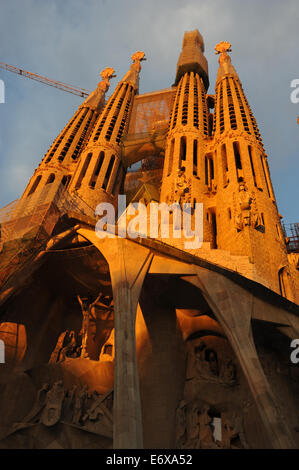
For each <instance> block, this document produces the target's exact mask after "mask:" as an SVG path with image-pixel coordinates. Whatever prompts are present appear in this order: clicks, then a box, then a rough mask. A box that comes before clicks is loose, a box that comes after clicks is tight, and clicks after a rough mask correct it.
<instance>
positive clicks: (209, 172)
mask: <svg viewBox="0 0 299 470" xmlns="http://www.w3.org/2000/svg"><path fill="white" fill-rule="evenodd" d="M213 180H214V160H213V155H212V154H208V155H206V156H205V183H206V185H207V186H208V187H209V188H212V182H213Z"/></svg>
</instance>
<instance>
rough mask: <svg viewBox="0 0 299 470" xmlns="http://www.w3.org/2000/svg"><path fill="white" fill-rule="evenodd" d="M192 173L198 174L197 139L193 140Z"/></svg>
mask: <svg viewBox="0 0 299 470" xmlns="http://www.w3.org/2000/svg"><path fill="white" fill-rule="evenodd" d="M193 175H194V176H197V175H198V161H197V140H196V139H195V140H193Z"/></svg>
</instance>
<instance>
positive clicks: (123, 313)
mask: <svg viewBox="0 0 299 470" xmlns="http://www.w3.org/2000/svg"><path fill="white" fill-rule="evenodd" d="M78 233H80V234H81V235H82V236H83V237H85V238H86V239H88V240H89V241H91V242H92V243H93V244H94V245H95V246H96V247H97V248H98V249H99V251H100V252H101V253H102V254H103V256H104V257H105V258H106V260H107V262H108V265H109V269H110V276H111V283H112V290H113V300H114V325H115V360H114V413H113V447H114V448H115V449H141V448H142V447H143V426H142V416H141V401H140V391H139V375H138V366H137V359H136V344H135V343H136V342H135V319H136V312H137V305H138V300H139V295H140V292H141V288H142V284H143V281H144V278H145V275H146V273H147V271H148V268H149V266H150V263H151V260H152V254H151V253H150V250H149V249H147V248H145V247H143V246H141V245H138V244H137V243H134V242H132V241H129V240H127V239H124V238H104V239H100V238H98V237H97V236H96V234H95V232H94V231H92V230H90V229H79V230H78Z"/></svg>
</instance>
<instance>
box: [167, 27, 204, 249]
mask: <svg viewBox="0 0 299 470" xmlns="http://www.w3.org/2000/svg"><path fill="white" fill-rule="evenodd" d="M175 83H176V84H177V92H176V97H175V101H174V105H173V110H172V114H171V118H170V125H169V132H168V136H167V142H166V149H165V163H164V171H163V180H162V188H161V199H160V200H161V202H168V203H173V202H177V203H179V204H182V203H187V202H188V203H191V204H192V207H194V204H195V203H202V202H203V201H204V199H205V198H206V193H207V184H206V181H205V177H204V175H205V153H206V150H205V147H206V141H207V140H209V139H210V134H211V128H210V127H211V126H210V122H209V121H210V119H209V109H208V104H207V94H206V93H207V89H208V86H209V77H208V64H207V60H206V58H205V56H204V41H203V38H202V36H201V34H200V33H199V32H198V31H197V30H195V31H189V32H186V33H185V35H184V39H183V46H182V52H181V54H180V57H179V60H178V65H177V73H176V80H175ZM210 171H211V168H210ZM180 188H183V191H182V190H181V189H180ZM203 234H204V241H205V242H211V241H212V235H211V228H210V223H209V222H208V221H207V220H206V219H204V226H203Z"/></svg>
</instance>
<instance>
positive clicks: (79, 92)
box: [0, 62, 91, 98]
mask: <svg viewBox="0 0 299 470" xmlns="http://www.w3.org/2000/svg"><path fill="white" fill-rule="evenodd" d="M0 68H1V69H4V70H8V71H9V72H13V73H16V74H18V75H22V76H24V77H27V78H31V79H32V80H36V81H38V82H41V83H43V84H44V85H49V86H53V87H55V88H58V89H59V90H62V91H67V92H68V93H73V94H74V95H77V96H82V98H86V97H87V96H88V95H89V94H90V93H91V92H90V91H88V90H85V89H84V88H74V87H72V86H70V85H68V84H67V83H63V82H58V81H56V80H51V79H50V78H47V77H43V76H42V75H37V74H36V73H32V72H27V71H26V70H23V69H20V68H19V67H14V66H13V65H8V64H5V63H4V62H0Z"/></svg>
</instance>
